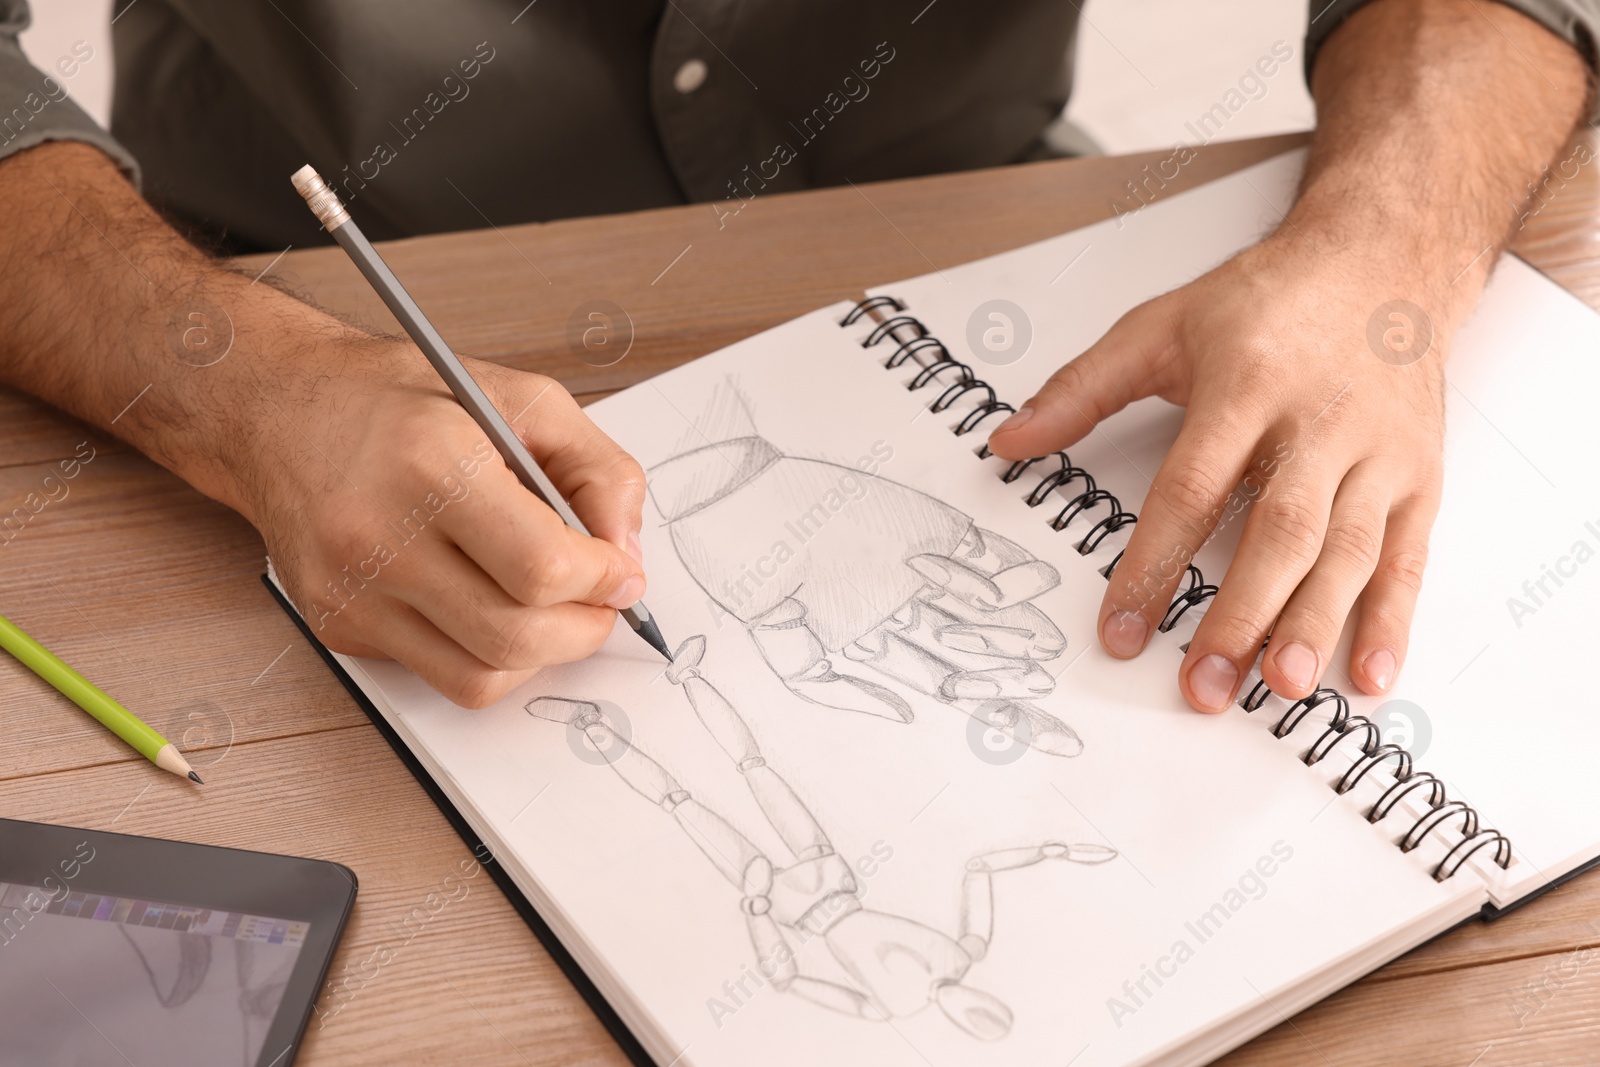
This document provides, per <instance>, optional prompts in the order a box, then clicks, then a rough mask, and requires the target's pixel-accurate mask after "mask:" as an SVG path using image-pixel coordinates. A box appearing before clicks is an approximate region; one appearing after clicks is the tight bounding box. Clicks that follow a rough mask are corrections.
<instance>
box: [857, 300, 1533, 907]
mask: <svg viewBox="0 0 1600 1067" xmlns="http://www.w3.org/2000/svg"><path fill="white" fill-rule="evenodd" d="M906 310H907V308H906V305H905V304H903V303H901V302H900V301H899V300H897V299H895V298H894V297H892V296H874V297H869V298H867V299H866V300H862V301H861V302H859V303H857V304H856V305H855V306H854V307H852V308H851V309H850V312H849V314H847V315H846V316H845V317H844V319H843V320H842V321H841V322H840V325H841V326H853V325H855V324H856V323H857V322H859V321H861V320H862V319H864V318H868V317H872V318H873V319H874V320H875V322H876V325H875V326H874V327H873V329H872V332H871V333H869V334H868V335H867V338H866V340H864V341H862V343H861V347H862V348H873V347H875V346H877V345H879V344H881V343H883V342H884V341H892V342H894V344H895V345H896V346H897V347H896V348H895V350H894V352H893V353H892V354H891V355H890V356H889V357H888V358H887V359H886V360H885V361H884V362H883V364H882V366H883V367H884V369H885V370H895V369H897V368H899V367H901V366H904V365H905V364H906V363H908V362H914V363H916V364H917V367H918V368H919V369H918V371H917V373H916V375H915V376H914V377H913V378H912V379H911V382H910V383H909V384H908V385H907V387H906V388H907V389H909V390H910V391H911V392H916V391H918V390H921V389H925V388H927V387H928V386H930V385H938V386H940V387H941V388H940V391H939V394H938V396H937V397H936V398H935V399H934V400H933V401H932V402H931V403H930V404H929V405H928V409H929V410H930V411H934V412H942V411H946V410H948V409H949V408H951V407H952V406H954V405H955V404H956V403H957V402H958V401H959V400H960V399H961V398H962V397H964V396H968V395H969V394H973V393H976V394H978V403H977V404H976V406H974V407H973V409H972V410H971V411H970V412H969V413H968V414H967V415H966V416H964V417H963V418H962V419H961V421H960V422H959V423H957V424H956V426H955V428H954V430H953V431H952V432H953V433H954V434H955V435H956V436H957V437H964V436H966V435H967V434H969V433H971V432H972V431H974V430H976V429H977V428H978V426H979V424H981V423H982V422H983V421H984V420H985V419H987V418H989V417H990V416H991V415H997V414H1000V413H1003V412H1015V411H1016V408H1014V407H1012V406H1011V405H1010V404H1007V403H1006V402H1005V401H1003V400H1001V399H1000V398H999V397H998V396H997V395H996V393H995V391H994V387H993V386H991V385H990V384H989V383H988V382H986V381H984V380H983V379H981V378H979V377H978V376H977V374H976V373H974V372H973V369H972V367H971V366H969V365H968V364H966V363H963V362H961V361H960V360H958V359H956V358H955V356H954V355H952V354H951V352H950V350H949V348H947V347H946V346H945V344H944V342H942V341H940V340H939V339H938V338H937V337H934V336H933V335H932V334H930V333H929V332H928V328H927V327H926V326H924V325H923V324H922V322H921V321H920V320H918V319H917V318H916V317H914V316H912V315H908V314H906ZM902 334H909V335H910V336H909V337H906V336H902ZM977 455H978V457H979V458H980V459H988V458H989V457H990V455H991V453H990V452H989V446H988V445H984V446H983V447H982V448H980V449H979V450H978V452H977ZM1051 461H1054V466H1053V468H1052V469H1050V470H1048V471H1047V472H1046V473H1045V474H1044V475H1043V476H1042V477H1041V478H1040V480H1039V482H1038V484H1037V485H1035V486H1034V487H1033V489H1032V490H1030V491H1029V492H1028V493H1027V495H1026V496H1024V497H1023V502H1024V503H1025V504H1027V505H1028V506H1029V507H1031V508H1036V507H1039V506H1040V505H1042V504H1043V503H1044V502H1045V501H1046V500H1047V499H1048V498H1049V497H1050V495H1051V493H1053V492H1056V491H1059V490H1066V489H1067V488H1068V487H1071V488H1072V489H1076V490H1077V494H1076V495H1075V496H1071V497H1069V498H1068V499H1067V502H1066V506H1064V507H1063V508H1062V509H1061V510H1060V511H1059V512H1057V513H1056V514H1055V516H1054V517H1052V518H1050V519H1048V520H1046V521H1047V523H1048V525H1049V526H1050V528H1051V529H1053V530H1056V531H1057V532H1059V531H1061V530H1064V529H1066V528H1067V527H1068V526H1070V525H1071V524H1072V522H1073V521H1074V520H1075V519H1078V518H1079V517H1081V516H1084V515H1086V514H1088V513H1089V512H1091V511H1093V510H1094V509H1095V508H1097V507H1101V506H1103V507H1104V508H1105V515H1104V516H1103V517H1102V518H1100V519H1099V520H1098V521H1096V522H1095V523H1094V524H1093V525H1091V526H1090V528H1089V530H1088V532H1086V533H1085V534H1084V536H1083V537H1082V538H1081V539H1079V541H1078V543H1077V544H1076V545H1075V546H1074V547H1075V548H1076V549H1077V551H1078V554H1079V555H1082V556H1087V555H1089V554H1090V553H1091V552H1093V551H1095V549H1097V548H1099V547H1100V544H1101V543H1102V542H1103V541H1104V540H1105V539H1106V538H1107V537H1109V536H1110V535H1111V534H1113V533H1115V532H1116V531H1118V530H1120V529H1123V528H1124V527H1127V526H1132V525H1133V524H1134V523H1135V522H1137V521H1138V518H1139V517H1138V516H1137V515H1135V514H1133V513H1132V512H1131V511H1128V510H1127V509H1125V508H1124V507H1123V506H1122V502H1121V501H1120V500H1118V499H1117V497H1116V496H1115V495H1114V494H1112V493H1111V492H1109V491H1108V490H1106V489H1103V488H1101V487H1100V485H1099V484H1098V483H1097V482H1096V481H1095V479H1094V476H1093V475H1092V474H1090V473H1089V472H1088V471H1086V470H1084V469H1083V468H1082V467H1080V466H1077V465H1076V464H1074V463H1073V462H1072V459H1071V457H1070V456H1068V455H1067V453H1066V452H1065V451H1061V452H1055V453H1052V454H1050V455H1048V456H1040V457H1035V458H1033V459H1023V460H1017V461H1016V462H1014V463H1012V464H1011V465H1010V466H1008V467H1007V468H1006V469H1005V471H1003V472H1002V473H1001V474H1000V480H1001V481H1002V482H1005V483H1007V484H1010V483H1013V482H1016V481H1017V480H1018V479H1020V478H1022V477H1023V476H1024V475H1025V474H1027V473H1028V471H1029V470H1030V469H1032V468H1033V467H1034V465H1035V464H1046V463H1050V462H1051ZM1120 562H1122V552H1120V551H1119V552H1118V553H1117V554H1116V556H1115V557H1114V558H1113V559H1112V560H1111V562H1110V564H1108V565H1107V566H1105V567H1104V568H1102V569H1101V570H1100V574H1101V575H1102V576H1103V577H1104V578H1105V579H1106V580H1107V581H1109V580H1110V579H1111V575H1112V572H1113V571H1115V570H1116V567H1117V564H1118V563H1120ZM1216 595H1217V586H1215V585H1212V584H1209V583H1207V582H1206V580H1205V575H1203V574H1202V573H1201V572H1200V569H1199V568H1198V567H1196V566H1195V565H1194V564H1193V563H1190V564H1189V565H1188V568H1187V570H1186V571H1185V581H1184V586H1183V588H1182V591H1181V592H1179V593H1178V594H1177V595H1176V596H1175V597H1173V599H1172V602H1171V603H1170V604H1169V605H1168V607H1167V611H1166V614H1165V615H1163V616H1162V619H1161V623H1160V625H1159V626H1158V627H1157V629H1158V630H1159V631H1160V632H1162V633H1166V632H1168V631H1170V630H1171V629H1172V628H1173V627H1174V626H1176V625H1177V624H1178V621H1179V620H1180V619H1182V618H1183V616H1184V614H1185V613H1186V612H1188V611H1189V610H1190V609H1191V608H1194V607H1197V606H1198V605H1200V604H1203V603H1204V602H1205V601H1207V600H1209V599H1211V598H1212V597H1214V596H1216ZM1271 695H1272V690H1271V689H1269V688H1267V683H1266V681H1265V680H1260V681H1257V682H1256V683H1255V685H1254V686H1252V687H1251V688H1250V691H1249V692H1248V694H1246V695H1245V696H1244V697H1243V698H1241V699H1240V700H1239V702H1238V703H1239V706H1240V707H1242V708H1243V709H1244V710H1245V711H1246V712H1253V711H1257V710H1259V709H1260V708H1261V707H1262V706H1263V705H1264V704H1265V703H1266V700H1267V698H1268V697H1270V696H1271ZM1324 705H1331V714H1330V715H1329V717H1328V721H1327V726H1326V728H1325V729H1324V730H1323V732H1322V734H1321V735H1320V736H1319V737H1318V738H1317V739H1316V741H1314V742H1313V743H1312V745H1311V747H1310V748H1309V749H1307V750H1306V751H1305V752H1304V753H1303V754H1302V755H1301V757H1300V758H1301V760H1302V761H1303V762H1304V763H1305V764H1306V765H1307V766H1313V765H1315V764H1316V763H1318V762H1320V761H1321V760H1323V759H1325V758H1327V756H1328V755H1329V754H1330V753H1331V752H1332V751H1333V750H1334V749H1335V748H1337V747H1338V746H1339V744H1340V743H1341V742H1342V741H1343V740H1344V739H1345V738H1346V737H1347V736H1350V735H1356V736H1357V737H1358V738H1359V744H1358V751H1359V752H1360V753H1361V755H1360V757H1359V758H1358V759H1357V760H1356V762H1355V763H1353V764H1352V765H1351V766H1350V768H1349V769H1348V770H1346V771H1345V773H1344V774H1343V775H1341V776H1340V778H1339V779H1338V781H1336V782H1335V783H1333V790H1334V791H1335V792H1336V793H1340V794H1344V793H1348V792H1350V791H1351V790H1353V789H1354V788H1355V787H1356V786H1357V785H1359V784H1360V782H1361V780H1362V778H1364V777H1366V775H1367V773H1368V772H1370V771H1371V770H1372V769H1373V768H1375V767H1377V766H1379V765H1380V764H1382V763H1385V762H1387V761H1391V760H1392V761H1393V762H1394V770H1393V771H1392V774H1393V776H1394V779H1395V780H1394V784H1393V785H1391V786H1390V787H1389V788H1388V789H1387V790H1385V791H1384V793H1383V795H1382V796H1381V797H1379V798H1378V800H1377V801H1376V802H1375V803H1374V804H1373V805H1372V807H1370V808H1369V809H1367V811H1366V813H1365V814H1366V819H1367V821H1368V822H1370V823H1378V822H1381V821H1382V820H1383V819H1384V818H1386V817H1387V816H1388V815H1389V814H1390V813H1391V812H1392V811H1393V810H1394V809H1395V807H1396V806H1397V805H1398V804H1399V803H1400V802H1401V801H1402V800H1404V799H1405V798H1406V797H1407V796H1408V795H1410V794H1412V793H1414V792H1416V791H1417V790H1418V789H1421V788H1424V787H1426V789H1427V795H1426V797H1425V799H1426V801H1427V810H1426V811H1425V812H1424V813H1423V814H1422V815H1421V816H1420V817H1419V818H1417V819H1416V820H1415V821H1414V822H1412V824H1411V826H1410V828H1409V829H1407V830H1406V832H1405V833H1404V834H1402V835H1401V837H1400V839H1399V841H1398V842H1397V846H1398V847H1399V849H1400V851H1402V852H1413V851H1415V850H1416V849H1417V848H1419V847H1420V846H1421V845H1422V843H1423V841H1424V840H1425V839H1426V838H1427V837H1428V835H1429V834H1431V833H1433V832H1434V831H1435V830H1437V829H1439V828H1440V827H1442V826H1445V825H1447V824H1450V823H1456V824H1457V825H1458V828H1459V832H1460V833H1461V835H1462V836H1461V840H1460V841H1458V842H1457V843H1456V844H1455V845H1454V846H1452V847H1451V848H1450V849H1449V850H1448V851H1447V852H1446V853H1445V856H1444V858H1443V859H1441V860H1440V861H1439V863H1438V865H1437V866H1435V867H1434V869H1433V877H1434V879H1435V880H1436V881H1440V882H1442V881H1444V880H1445V879H1447V878H1449V877H1451V876H1452V875H1454V874H1455V873H1456V872H1457V871H1458V870H1460V869H1461V865H1462V864H1464V863H1466V861H1467V860H1468V859H1469V858H1470V857H1471V856H1472V855H1473V854H1474V853H1476V852H1478V851H1479V850H1481V849H1484V848H1487V847H1489V846H1493V847H1494V862H1495V863H1496V864H1497V865H1498V866H1500V867H1501V868H1502V869H1503V868H1506V867H1509V866H1510V865H1511V854H1512V850H1511V840H1510V839H1509V838H1507V837H1506V836H1505V835H1504V834H1502V833H1500V832H1499V831H1498V830H1495V829H1492V828H1488V827H1483V826H1481V825H1480V824H1479V819H1478V812H1477V810H1476V809H1475V808H1473V807H1472V806H1471V805H1470V804H1468V803H1466V802H1465V801H1463V800H1451V799H1450V798H1449V797H1448V795H1447V793H1446V790H1445V785H1444V783H1443V782H1442V781H1440V780H1439V779H1438V778H1437V777H1435V776H1434V775H1432V774H1430V773H1428V772H1427V771H1422V770H1417V769H1416V766H1415V761H1414V759H1413V758H1412V755H1411V753H1410V752H1409V751H1407V750H1406V749H1405V748H1404V747H1403V746H1401V745H1396V744H1391V743H1385V742H1384V741H1383V737H1382V731H1381V730H1380V728H1379V726H1378V724H1377V723H1375V722H1373V721H1372V720H1371V719H1368V718H1367V717H1366V716H1363V715H1351V714H1350V702H1349V701H1348V700H1347V699H1346V698H1345V696H1344V694H1342V693H1340V692H1339V691H1338V690H1336V689H1332V688H1327V687H1324V688H1321V689H1318V690H1317V691H1316V692H1314V693H1312V694H1311V695H1310V696H1307V697H1304V698H1303V699H1301V700H1297V701H1295V702H1294V703H1293V704H1291V705H1289V708H1288V709H1287V710H1286V711H1285V712H1284V713H1283V716H1282V717H1281V718H1280V719H1279V720H1278V721H1277V722H1276V723H1275V724H1274V725H1273V727H1272V734H1273V736H1274V737H1277V738H1284V737H1288V736H1289V735H1290V734H1291V733H1293V732H1294V730H1295V728H1296V727H1298V726H1299V725H1300V723H1301V722H1302V721H1304V720H1305V719H1306V717H1307V716H1309V715H1310V714H1311V713H1312V712H1313V711H1315V710H1316V709H1317V708H1319V707H1323V706H1324Z"/></svg>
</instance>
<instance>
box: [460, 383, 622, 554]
mask: <svg viewBox="0 0 1600 1067" xmlns="http://www.w3.org/2000/svg"><path fill="white" fill-rule="evenodd" d="M476 369H477V368H474V370H476ZM508 373H511V372H506V371H504V370H501V371H500V373H499V374H498V375H493V378H492V380H493V381H494V382H496V383H497V384H498V386H499V387H500V389H499V392H500V393H503V395H496V396H495V397H494V399H495V402H496V403H497V404H498V405H500V407H501V410H502V411H505V414H506V418H507V421H509V422H510V423H511V426H512V429H514V430H516V431H517V434H518V435H519V436H520V437H521V438H522V442H523V444H525V445H527V446H528V451H530V452H532V453H533V455H534V458H535V459H537V460H538V461H539V465H540V466H541V467H542V468H543V469H544V472H545V473H546V474H548V475H549V476H550V480H551V481H552V482H554V483H555V484H556V488H557V489H559V490H561V495H562V496H564V497H565V498H566V499H567V502H568V503H569V504H571V505H572V510H574V511H576V512H577V513H578V517H579V518H581V519H582V520H583V523H584V525H585V526H587V527H588V528H589V532H590V533H592V534H593V535H594V536H596V537H598V538H601V539H602V540H605V541H609V542H611V543H612V544H613V545H616V546H617V547H618V548H620V549H622V550H624V551H626V552H628V553H629V554H630V555H633V556H634V557H635V558H638V545H639V540H638V535H639V529H640V527H641V526H642V524H643V517H642V508H643V506H644V471H643V470H642V469H641V468H640V466H639V464H638V462H636V461H635V460H634V458H633V457H632V456H630V455H628V453H626V452H624V451H623V450H622V448H621V447H620V446H619V445H618V444H617V443H616V442H615V441H613V440H612V439H611V438H610V437H608V436H606V434H605V433H604V431H602V430H601V429H600V427H598V426H596V425H595V424H594V422H593V421H591V420H590V418H589V416H587V415H585V414H584V413H583V409H582V408H580V407H579V406H578V402H577V401H576V400H573V399H572V396H571V395H570V394H569V393H568V392H567V391H566V390H565V389H563V388H561V386H559V385H557V384H556V383H555V382H553V381H551V380H550V379H548V378H545V377H544V376H542V375H537V374H516V376H515V377H514V378H513V379H510V380H509V381H508V380H507V379H506V377H505V375H506V374H508ZM508 408H509V410H507V409H508Z"/></svg>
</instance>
